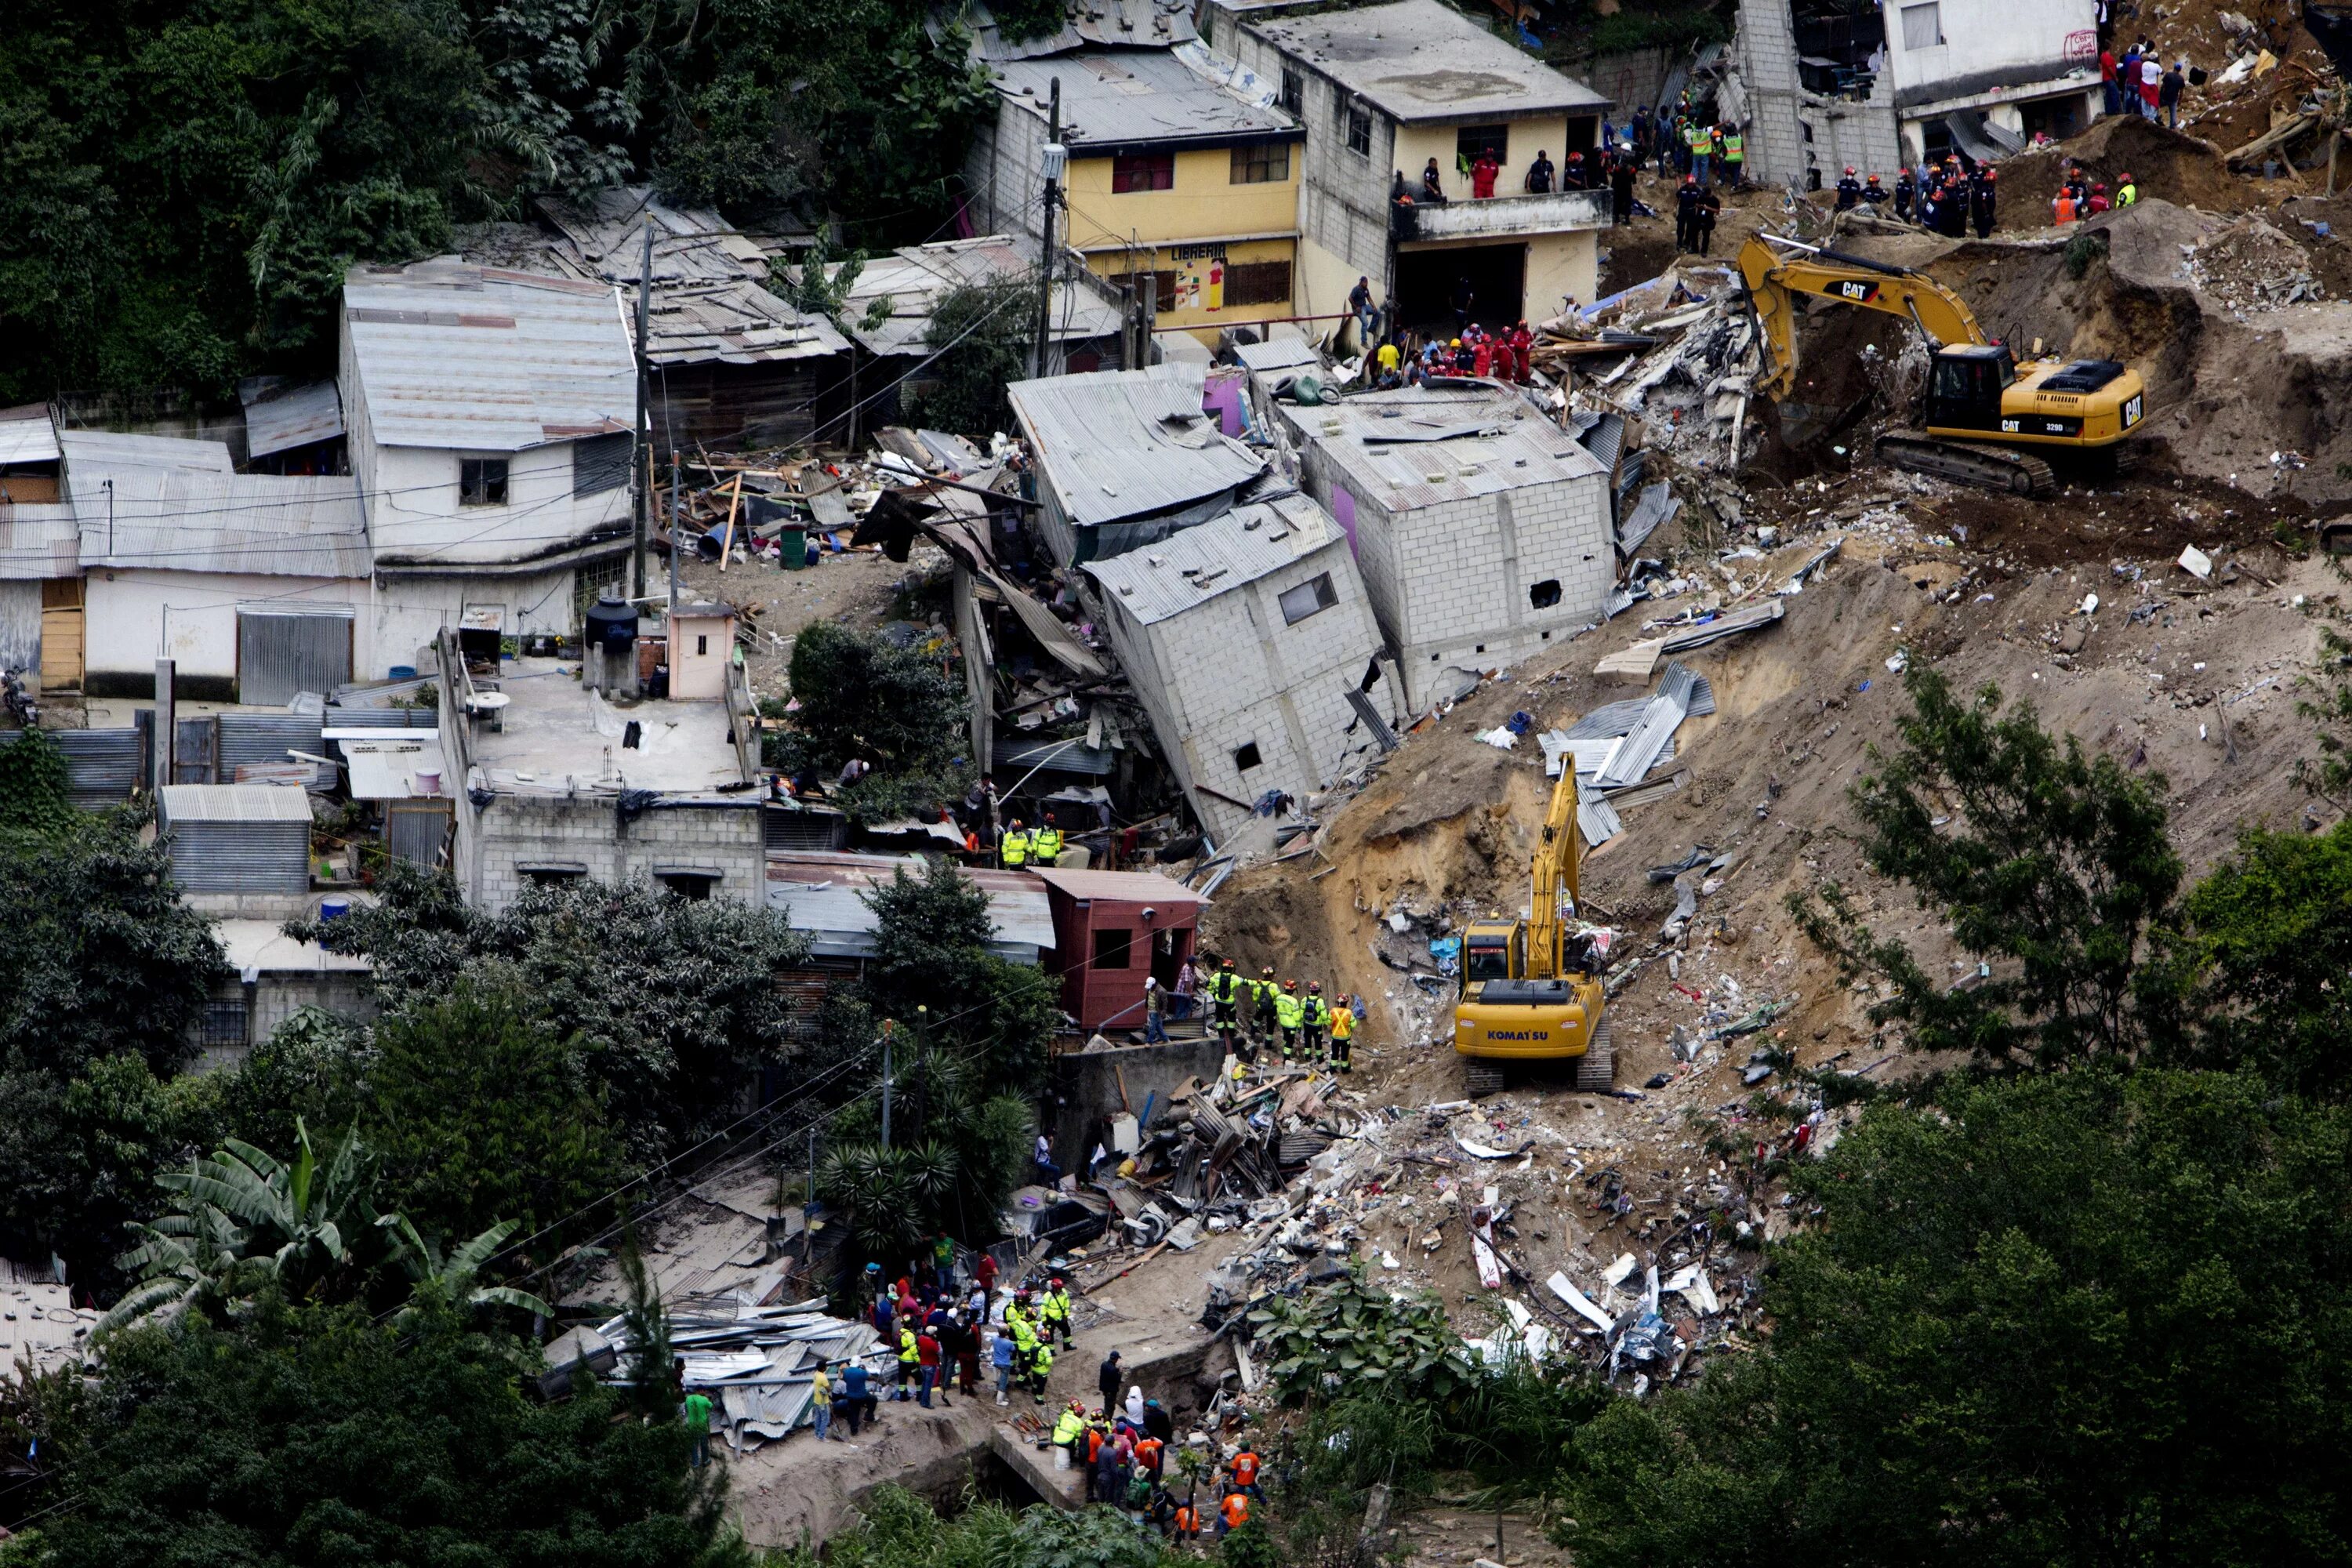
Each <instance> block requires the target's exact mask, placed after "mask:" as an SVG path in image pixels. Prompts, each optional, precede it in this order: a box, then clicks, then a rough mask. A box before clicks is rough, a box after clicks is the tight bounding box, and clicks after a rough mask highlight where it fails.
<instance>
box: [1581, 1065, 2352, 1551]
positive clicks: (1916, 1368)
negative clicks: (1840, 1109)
mask: <svg viewBox="0 0 2352 1568" xmlns="http://www.w3.org/2000/svg"><path fill="white" fill-rule="evenodd" d="M2347 1156H2352V1113H2347V1111H2345V1110H2341V1109H2337V1108H2328V1107H2319V1106H2314V1105H2312V1104H2310V1103H2308V1102H2305V1101H2303V1100H2296V1099H2294V1098H2280V1097H2277V1096H2276V1095H2274V1094H2273V1091H2272V1090H2270V1089H2268V1088H2266V1087H2265V1086H2263V1084H2262V1083H2260V1082H2259V1081H2258V1080H2256V1079H2253V1078H2252V1077H2251V1076H2223V1075H2218V1074H2210V1073H2183V1072H2174V1071H2168V1070H2154V1069H2147V1068H2142V1069H2140V1070H2138V1071H2136V1072H2133V1073H2131V1074H2130V1075H2129V1076H2128V1077H2126V1076H2123V1075H2121V1074H2119V1073H2117V1072H2114V1071H2109V1070H2105V1069H2094V1070H2089V1071H2084V1072H2080V1073H2072V1074H2065V1075H2059V1076H2056V1077H2041V1078H2027V1079H2015V1080H2006V1081H2000V1080H1996V1081H1991V1082H1986V1083H1980V1084H1976V1085H1969V1086H1953V1087H1951V1088H1950V1089H1949V1092H1948V1095H1947V1098H1946V1100H1945V1102H1944V1103H1943V1104H1942V1105H1941V1106H1939V1107H1934V1108H1926V1107H1906V1106H1899V1105H1895V1104H1891V1103H1890V1104H1881V1105H1877V1106H1874V1107H1873V1108H1872V1109H1870V1110H1868V1111H1867V1112H1866V1113H1865V1114H1864V1117H1863V1119H1862V1121H1860V1123H1859V1124H1858V1125H1856V1126H1855V1127H1854V1128H1853V1129H1852V1130H1851V1131H1848V1132H1847V1133H1846V1135H1845V1136H1844V1138H1843V1139H1842V1140H1841V1141H1840V1142H1839V1143H1838V1144H1837V1146H1836V1147H1835V1148H1834V1149H1833V1150H1832V1152H1831V1153H1830V1155H1829V1156H1828V1157H1827V1158H1826V1159H1824V1160H1822V1161H1820V1162H1817V1163H1816V1162H1807V1163H1805V1164H1804V1165H1803V1166H1802V1167H1801V1168H1800V1170H1799V1171H1798V1172H1797V1173H1796V1174H1795V1176H1794V1178H1793V1184H1794V1185H1795V1187H1796V1189H1797V1193H1798V1196H1799V1197H1800V1199H1801V1200H1802V1201H1803V1202H1804V1203H1806V1204H1808V1205H1819V1206H1820V1209H1821V1215H1822V1217H1821V1224H1820V1225H1819V1226H1817V1227H1815V1228H1813V1229H1811V1230H1809V1231H1807V1232H1805V1233H1803V1234H1801V1235H1800V1236H1799V1237H1796V1238H1795V1239H1794V1240H1792V1241H1790V1243H1788V1244H1787V1245H1785V1246H1783V1247H1780V1248H1779V1249H1778V1251H1777V1253H1776V1255H1775V1260H1774V1264H1773V1267H1772V1268H1771V1270H1770V1271H1769V1274H1768V1275H1767V1277H1766V1280H1767V1283H1766V1293H1765V1300H1764V1307H1765V1310H1766V1312H1767V1314H1768V1315H1769V1318H1770V1320H1771V1321H1772V1323H1773V1325H1774V1326H1773V1331H1772V1335H1771V1340H1770V1343H1769V1348H1768V1349H1767V1350H1766V1351H1764V1352H1760V1353H1759V1354H1757V1355H1753V1356H1747V1357H1735V1358H1732V1359H1731V1360H1729V1361H1727V1362H1726V1363H1721V1364H1718V1365H1717V1367H1716V1368H1715V1369H1714V1371H1713V1372H1712V1373H1710V1374H1709V1375H1708V1376H1707V1378H1706V1381H1705V1382H1704V1383H1703V1384H1701V1385H1700V1386H1699V1387H1698V1388H1697V1389H1696V1390H1694V1391H1691V1392H1687V1393H1685V1392H1670V1393H1667V1394H1662V1395H1656V1396H1654V1397H1653V1398H1652V1399H1651V1400H1650V1401H1649V1402H1648V1403H1646V1404H1636V1403H1634V1402H1632V1401H1620V1402H1618V1403H1617V1404H1615V1405H1612V1406H1611V1407H1610V1408H1609V1409H1608V1410H1607V1411H1606V1412H1605V1413H1604V1414H1603V1415H1601V1417H1600V1418H1599V1419H1598V1420H1596V1421H1595V1422H1593V1423H1592V1424H1591V1426H1587V1427H1585V1428H1584V1429H1583V1430H1581V1431H1580V1432H1579V1433H1578V1434H1577V1436H1576V1438H1575V1441H1574V1447H1573V1456H1574V1457H1573V1462H1572V1464H1571V1465H1570V1468H1569V1469H1568V1470H1567V1472H1566V1474H1565V1475H1564V1477H1563V1479H1562V1482H1561V1485H1560V1491H1561V1498H1560V1500H1561V1503H1562V1505H1563V1506H1562V1512H1563V1514H1564V1515H1565V1516H1566V1517H1567V1518H1569V1519H1571V1520H1572V1521H1573V1523H1571V1524H1568V1525H1564V1526H1563V1527H1562V1529H1561V1539H1562V1542H1563V1543H1564V1544H1567V1545H1568V1546H1570V1548H1571V1549H1572V1550H1573V1551H1574V1552H1575V1554H1576V1560H1577V1562H1578V1563H1580V1564H1585V1565H1588V1568H1632V1565H1633V1564H1648V1563H1692V1564H1698V1565H1706V1564H1734V1563H1738V1564H1747V1563H1775V1562H1781V1563H1788V1562H1822V1563H1853V1564H1864V1563H1869V1564H1876V1563H1887V1564H1895V1563H1902V1564H1920V1563H1969V1564H1971V1565H1978V1564H1994V1565H2000V1564H2009V1563H2015V1564H2019V1565H2024V1564H2029V1563H2030V1564H2033V1565H2035V1568H2044V1565H2047V1564H2051V1563H2080V1564H2084V1565H2091V1564H2108V1563H2143V1564H2151V1565H2155V1564H2168V1563H2180V1564H2189V1563H2196V1564H2206V1563H2222V1564H2237V1563H2245V1564H2252V1563H2279V1562H2290V1561H2292V1562H2340V1561H2343V1560H2344V1559H2345V1557H2346V1556H2347V1540H2352V1533H2347V1530H2348V1529H2352V1512H2348V1511H2347V1493H2346V1489H2345V1487H2344V1483H2343V1475H2342V1463H2341V1456H2342V1452H2343V1447H2344V1444H2345V1442H2346V1440H2347V1437H2352V1400H2347V1395H2348V1394H2352V1277H2348V1276H2347V1269H2346V1268H2345V1259H2346V1258H2347V1256H2352V1251H2348V1250H2347V1247H2352V1209H2347V1206H2346V1205H2345V1204H2344V1203H2343V1201H2342V1198H2341V1187H2342V1173H2343V1171H2344V1169H2345V1162H2346V1160H2347Z"/></svg>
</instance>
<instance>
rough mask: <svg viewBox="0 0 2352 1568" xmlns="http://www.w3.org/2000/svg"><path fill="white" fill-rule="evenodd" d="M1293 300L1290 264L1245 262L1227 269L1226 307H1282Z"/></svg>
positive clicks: (1282, 262)
mask: <svg viewBox="0 0 2352 1568" xmlns="http://www.w3.org/2000/svg"><path fill="white" fill-rule="evenodd" d="M1289 299H1290V263H1289V262H1288V261H1286V260H1285V261H1241V262H1234V263H1233V264H1231V265H1229V266H1228V267H1226V268H1225V307H1226V309H1228V310H1231V309H1233V308H1234V306H1237V305H1280V304H1285V303H1287V302H1288V300H1289Z"/></svg>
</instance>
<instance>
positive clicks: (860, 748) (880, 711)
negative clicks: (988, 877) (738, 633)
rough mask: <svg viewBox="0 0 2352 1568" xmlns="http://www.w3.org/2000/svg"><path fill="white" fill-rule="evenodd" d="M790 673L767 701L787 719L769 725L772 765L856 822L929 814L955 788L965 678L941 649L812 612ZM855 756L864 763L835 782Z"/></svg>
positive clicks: (963, 742) (964, 737) (964, 735)
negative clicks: (782, 700)
mask: <svg viewBox="0 0 2352 1568" xmlns="http://www.w3.org/2000/svg"><path fill="white" fill-rule="evenodd" d="M791 680H792V691H793V702H792V706H791V707H790V708H789V709H787V708H783V707H780V706H772V708H771V713H772V716H774V717H783V718H789V719H790V720H791V721H792V727H791V728H790V729H787V730H782V731H769V732H768V735H767V737H766V741H765V752H766V758H765V760H766V761H767V763H768V764H769V765H770V766H771V767H778V768H782V769H783V770H784V771H785V772H786V773H791V774H793V776H794V777H802V778H808V779H812V780H814V781H815V782H817V783H820V784H824V786H825V788H826V790H827V792H828V794H829V795H830V796H831V798H832V799H833V801H834V804H835V805H839V806H840V807H841V808H842V809H843V810H845V811H846V812H848V813H849V815H850V816H852V817H854V818H856V820H858V821H860V822H864V823H876V822H887V821H890V820H893V819H895V818H901V817H906V816H923V817H926V818H929V817H932V816H936V815H937V813H938V811H939V808H940V805H942V804H943V803H944V802H946V801H947V800H949V799H950V798H951V797H952V796H953V795H956V794H957V793H958V792H959V791H961V789H962V788H963V784H962V780H961V770H959V769H958V767H957V766H956V763H957V761H958V759H959V758H960V757H961V755H962V754H963V752H965V750H966V749H967V747H968V746H969V744H970V742H969V740H968V731H966V729H965V727H964V704H965V698H964V689H963V683H962V681H961V679H959V678H957V677H956V676H954V675H953V674H951V673H950V671H949V669H948V668H947V667H946V662H945V660H944V659H943V658H939V657H934V656H932V655H930V654H927V653H923V652H919V651H918V650H916V649H914V648H911V647H900V646H899V645H898V644H897V643H896V642H893V641H892V640H891V639H890V638H889V637H887V636H883V635H880V634H877V633H873V632H860V631H852V630H850V629H849V628H847V627H845V626H835V625H833V624H832V623H830V622H826V621H820V622H817V623H816V624H815V625H814V626H804V627H803V628H802V630H801V633H800V635H799V636H798V637H796V638H794V639H793V661H792V670H791ZM853 760H855V761H856V762H860V763H864V764H866V768H867V769H868V770H869V771H868V772H866V774H865V776H863V777H861V778H859V779H857V780H856V781H855V782H853V783H850V784H836V783H835V781H836V780H837V779H838V777H839V775H840V773H841V771H842V769H843V767H844V766H845V764H846V763H850V762H851V761H853Z"/></svg>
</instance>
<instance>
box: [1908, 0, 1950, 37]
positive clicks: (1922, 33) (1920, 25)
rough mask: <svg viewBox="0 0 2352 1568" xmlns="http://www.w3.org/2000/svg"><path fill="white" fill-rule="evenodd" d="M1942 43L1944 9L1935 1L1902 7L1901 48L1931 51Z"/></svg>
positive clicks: (1930, 0) (1929, 0)
mask: <svg viewBox="0 0 2352 1568" xmlns="http://www.w3.org/2000/svg"><path fill="white" fill-rule="evenodd" d="M1943 41H1944V8H1943V6H1942V5H1938V4H1937V0H1927V5H1906V6H1904V7H1903V47H1905V48H1906V49H1932V48H1934V47H1936V46H1937V44H1940V43H1942V42H1943Z"/></svg>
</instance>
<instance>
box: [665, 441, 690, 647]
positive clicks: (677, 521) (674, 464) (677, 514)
mask: <svg viewBox="0 0 2352 1568" xmlns="http://www.w3.org/2000/svg"><path fill="white" fill-rule="evenodd" d="M685 526H686V462H685V459H684V458H681V457H679V455H678V451H677V447H671V448H670V452H669V615H670V619H671V620H673V621H674V620H676V619H677V542H678V531H679V530H680V529H682V528H684V527H685ZM669 630H670V631H672V632H675V631H676V630H677V628H676V627H675V626H673V627H670V628H669ZM669 673H670V679H673V680H675V679H677V648H676V647H672V648H671V649H670V650H669Z"/></svg>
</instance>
